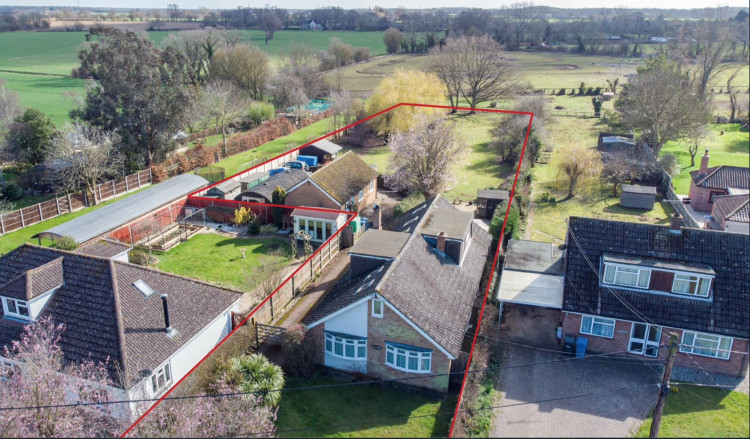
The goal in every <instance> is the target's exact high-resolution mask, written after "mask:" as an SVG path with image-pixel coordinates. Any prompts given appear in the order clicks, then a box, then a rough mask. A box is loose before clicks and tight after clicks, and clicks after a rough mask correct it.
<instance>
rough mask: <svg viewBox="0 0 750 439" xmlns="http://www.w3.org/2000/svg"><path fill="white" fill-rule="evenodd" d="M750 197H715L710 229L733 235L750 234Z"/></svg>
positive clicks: (743, 195) (741, 195) (746, 195)
mask: <svg viewBox="0 0 750 439" xmlns="http://www.w3.org/2000/svg"><path fill="white" fill-rule="evenodd" d="M749 201H750V195H748V194H740V195H719V196H715V197H714V208H713V210H712V211H711V217H712V218H713V220H712V221H711V222H709V227H711V228H713V229H716V230H723V231H725V232H732V233H744V234H746V235H747V234H748V233H750V221H748V220H749V219H750V206H749V205H748V202H749Z"/></svg>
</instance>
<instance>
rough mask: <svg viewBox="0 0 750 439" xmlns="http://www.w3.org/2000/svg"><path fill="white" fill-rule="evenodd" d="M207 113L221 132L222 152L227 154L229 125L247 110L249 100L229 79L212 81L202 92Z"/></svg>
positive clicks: (202, 99)
mask: <svg viewBox="0 0 750 439" xmlns="http://www.w3.org/2000/svg"><path fill="white" fill-rule="evenodd" d="M201 94H202V96H201V102H203V110H204V112H205V114H206V115H207V116H208V117H209V118H210V119H211V120H213V122H214V126H215V127H216V129H217V130H219V131H220V132H221V152H222V154H224V155H226V154H227V125H228V124H230V123H231V122H233V121H235V120H236V119H237V118H239V117H240V116H242V114H243V113H244V112H246V111H247V104H248V100H247V99H243V97H242V94H241V93H240V91H239V90H238V88H237V87H235V86H234V84H232V83H231V82H228V81H221V80H218V81H212V82H211V83H209V84H208V85H207V86H206V87H205V88H204V89H203V90H202V92H201Z"/></svg>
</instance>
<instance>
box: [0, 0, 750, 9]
mask: <svg viewBox="0 0 750 439" xmlns="http://www.w3.org/2000/svg"><path fill="white" fill-rule="evenodd" d="M517 1H518V0H499V1H498V0H312V1H311V0H275V1H268V0H260V1H259V0H253V1H249V0H244V1H243V0H163V2H162V3H163V4H159V3H160V2H158V1H156V2H155V1H153V0H0V5H14V6H48V5H54V6H76V5H78V4H79V2H80V6H83V7H95V6H98V7H116V8H153V7H164V8H166V6H167V3H177V4H178V5H179V6H180V7H182V8H188V9H196V8H198V7H201V6H205V7H208V8H211V9H233V8H236V7H237V6H245V7H247V6H251V7H259V6H264V5H266V4H270V5H272V6H277V7H280V8H286V9H314V8H319V7H325V6H340V7H343V8H346V9H350V8H367V7H368V6H375V5H377V6H382V7H386V8H395V7H404V8H433V7H456V6H463V7H476V8H499V7H501V6H503V5H509V4H511V3H515V2H517ZM534 3H535V4H538V5H544V6H554V7H561V8H621V7H627V8H653V7H658V8H662V9H692V8H705V7H716V6H745V7H747V5H748V3H747V0H722V1H721V2H718V1H716V0H713V1H712V0H661V1H659V2H654V1H653V0H557V1H555V0H547V1H535V2H534Z"/></svg>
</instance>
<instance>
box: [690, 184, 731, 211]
mask: <svg viewBox="0 0 750 439" xmlns="http://www.w3.org/2000/svg"><path fill="white" fill-rule="evenodd" d="M711 192H720V194H718V195H726V194H727V191H725V190H721V189H709V188H705V187H698V186H696V185H695V182H694V181H692V180H691V181H690V207H692V208H693V209H694V210H696V211H698V212H711V210H712V209H713V207H714V203H712V202H710V199H711Z"/></svg>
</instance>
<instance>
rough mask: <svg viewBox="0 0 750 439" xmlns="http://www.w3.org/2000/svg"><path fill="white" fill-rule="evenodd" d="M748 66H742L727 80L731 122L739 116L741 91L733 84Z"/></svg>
mask: <svg viewBox="0 0 750 439" xmlns="http://www.w3.org/2000/svg"><path fill="white" fill-rule="evenodd" d="M745 67H746V66H740V67H738V68H736V69H734V71H732V73H731V74H730V75H729V77H728V78H727V94H728V95H729V121H730V122H731V121H733V120H734V119H735V116H736V115H737V95H739V93H740V90H739V88H738V87H733V86H732V82H734V80H735V78H737V75H738V74H739V73H740V72H741V71H742V69H744V68H745Z"/></svg>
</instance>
